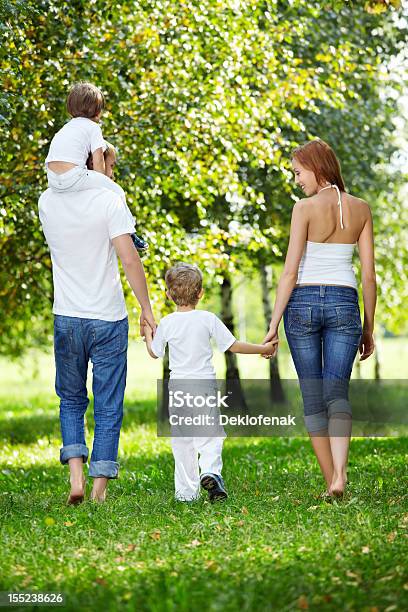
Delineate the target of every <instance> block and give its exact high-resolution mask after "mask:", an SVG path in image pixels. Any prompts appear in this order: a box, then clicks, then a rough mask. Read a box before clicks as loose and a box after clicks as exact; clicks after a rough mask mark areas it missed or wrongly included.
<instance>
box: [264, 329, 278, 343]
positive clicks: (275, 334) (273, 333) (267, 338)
mask: <svg viewBox="0 0 408 612" xmlns="http://www.w3.org/2000/svg"><path fill="white" fill-rule="evenodd" d="M276 338H278V330H277V328H276V327H273V326H269V330H268V333H267V334H266V336H265V338H264V339H263V340H262V344H266V343H267V342H270V341H271V340H272V339H276Z"/></svg>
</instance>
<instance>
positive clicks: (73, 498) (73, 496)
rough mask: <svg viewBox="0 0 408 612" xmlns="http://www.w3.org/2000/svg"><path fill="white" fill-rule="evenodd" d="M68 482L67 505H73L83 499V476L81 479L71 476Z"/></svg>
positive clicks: (84, 483)
mask: <svg viewBox="0 0 408 612" xmlns="http://www.w3.org/2000/svg"><path fill="white" fill-rule="evenodd" d="M70 482H71V491H70V493H69V495H68V499H67V505H68V506H75V505H77V504H80V503H82V502H83V501H84V498H85V486H86V481H85V477H84V476H82V478H81V480H78V479H76V478H72V477H71V479H70Z"/></svg>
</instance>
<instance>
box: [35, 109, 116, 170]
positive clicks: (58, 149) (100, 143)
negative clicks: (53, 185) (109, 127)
mask: <svg viewBox="0 0 408 612" xmlns="http://www.w3.org/2000/svg"><path fill="white" fill-rule="evenodd" d="M100 148H102V149H104V150H105V148H106V143H105V140H104V138H103V136H102V130H101V127H100V125H98V124H97V123H96V122H95V121H92V120H91V119H87V118H86V117H74V118H73V119H71V120H70V121H68V123H66V124H65V125H64V126H63V127H62V128H61V129H60V130H59V131H58V132H57V133H56V134H55V136H54V138H53V139H52V140H51V144H50V150H49V152H48V155H47V158H46V160H45V163H46V164H48V162H52V161H63V162H70V163H71V164H77V165H78V166H85V164H86V160H87V159H88V155H89V153H94V152H95V151H96V149H100Z"/></svg>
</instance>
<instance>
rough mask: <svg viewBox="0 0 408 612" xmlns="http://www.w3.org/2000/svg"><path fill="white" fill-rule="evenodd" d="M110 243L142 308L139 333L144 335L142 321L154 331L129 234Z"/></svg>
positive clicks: (144, 279)
mask: <svg viewBox="0 0 408 612" xmlns="http://www.w3.org/2000/svg"><path fill="white" fill-rule="evenodd" d="M112 244H113V246H114V247H115V250H116V253H117V255H118V257H119V259H120V260H121V262H122V266H123V269H124V271H125V274H126V278H127V279H128V281H129V285H130V286H131V288H132V291H133V293H134V294H135V296H136V298H137V301H138V302H139V304H140V307H141V309H142V312H141V315H140V335H141V336H144V322H146V323H147V324H148V325H150V327H151V328H152V330H153V333H154V332H155V331H156V327H157V326H156V322H155V320H154V317H153V313H152V307H151V305H150V299H149V292H148V290H147V283H146V277H145V273H144V269H143V264H142V262H141V260H140V257H139V253H138V252H137V250H136V248H135V246H134V244H133V242H132V239H131V237H130V235H129V234H123V235H122V236H117V237H116V238H113V239H112Z"/></svg>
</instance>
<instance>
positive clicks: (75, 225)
mask: <svg viewBox="0 0 408 612" xmlns="http://www.w3.org/2000/svg"><path fill="white" fill-rule="evenodd" d="M39 215H40V221H41V225H42V228H43V232H44V235H45V238H46V241H47V243H48V246H49V248H50V251H51V260H52V272H53V280H54V307H53V313H54V314H57V315H65V316H69V317H81V318H84V319H101V320H103V321H120V320H121V319H124V318H125V317H126V316H127V310H126V305H125V300H124V296H123V289H122V283H121V279H120V274H119V268H118V261H117V257H116V251H115V248H114V246H113V244H112V239H113V238H116V237H117V236H121V235H123V234H133V233H134V231H135V227H134V224H133V223H132V222H131V221H130V219H129V215H128V214H127V212H126V210H125V207H124V206H123V202H122V200H121V198H120V196H118V195H117V194H115V193H113V192H112V191H110V190H108V189H87V190H84V191H80V192H64V193H57V192H55V191H52V190H51V189H47V190H46V191H45V192H44V193H43V194H42V195H41V197H40V199H39Z"/></svg>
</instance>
